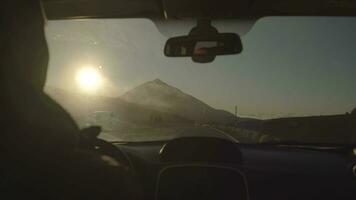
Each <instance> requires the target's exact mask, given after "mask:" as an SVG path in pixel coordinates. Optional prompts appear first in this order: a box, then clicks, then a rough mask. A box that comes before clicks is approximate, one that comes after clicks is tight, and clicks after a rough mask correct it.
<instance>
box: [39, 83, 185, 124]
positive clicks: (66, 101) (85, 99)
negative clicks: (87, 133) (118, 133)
mask: <svg viewBox="0 0 356 200" xmlns="http://www.w3.org/2000/svg"><path fill="white" fill-rule="evenodd" d="M46 93H47V94H48V95H49V96H51V97H52V98H53V99H55V100H56V101H57V102H59V103H60V104H61V105H62V106H63V107H64V108H65V109H66V110H67V111H68V112H69V113H70V114H71V115H72V117H73V118H74V119H75V120H76V121H77V123H78V124H83V123H84V122H85V120H86V118H87V117H88V115H89V114H90V113H93V112H96V111H111V112H115V113H117V115H118V116H120V119H121V120H123V121H127V122H131V123H135V124H147V123H152V118H154V117H156V118H157V116H159V118H160V119H162V122H164V123H192V122H191V121H190V120H187V119H185V118H183V117H180V116H177V115H174V114H170V113H163V112H160V111H157V110H154V109H150V108H148V107H145V106H141V105H137V104H134V103H129V102H126V101H123V100H122V99H120V98H111V97H102V96H87V95H83V94H78V93H72V92H68V91H66V90H61V89H53V88H50V89H46Z"/></svg>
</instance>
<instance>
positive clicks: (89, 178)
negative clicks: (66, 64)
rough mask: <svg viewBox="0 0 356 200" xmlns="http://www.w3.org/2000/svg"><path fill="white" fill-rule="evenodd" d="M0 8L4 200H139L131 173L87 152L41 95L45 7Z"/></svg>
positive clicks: (0, 181) (29, 1) (32, 2)
mask: <svg viewBox="0 0 356 200" xmlns="http://www.w3.org/2000/svg"><path fill="white" fill-rule="evenodd" d="M0 4H1V6H0V26H1V35H0V36H1V37H0V48H1V53H0V55H1V60H0V63H1V67H0V70H1V72H0V125H1V129H0V137H1V138H0V155H1V157H0V163H1V164H0V198H1V199H20V198H26V199H114V198H115V199H137V196H135V194H133V193H135V192H133V191H134V190H135V189H136V188H135V187H136V186H135V185H134V184H133V181H132V180H131V179H130V177H131V176H130V173H129V171H128V170H127V168H126V167H123V166H122V165H121V163H120V162H119V161H118V160H116V159H115V158H113V157H110V156H108V155H105V154H102V153H98V152H96V151H94V150H92V149H89V148H82V147H81V145H80V144H81V140H82V139H81V138H82V137H81V134H80V130H79V129H78V127H77V125H76V124H75V122H74V121H73V120H72V118H71V117H70V116H69V114H68V113H67V112H66V111H65V110H64V109H62V107H61V106H59V105H58V104H57V103H56V102H55V101H53V100H52V99H51V98H50V97H48V96H47V95H46V94H45V93H44V92H43V87H44V84H45V81H46V73H47V64H48V59H49V53H48V49H47V43H46V39H45V33H44V26H45V18H44V15H43V9H42V5H41V3H40V2H39V1H38V0H3V1H1V3H0Z"/></svg>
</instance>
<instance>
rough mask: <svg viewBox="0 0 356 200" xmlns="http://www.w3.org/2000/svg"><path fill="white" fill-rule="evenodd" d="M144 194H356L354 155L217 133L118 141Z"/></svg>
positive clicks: (254, 199) (155, 199)
mask: <svg viewBox="0 0 356 200" xmlns="http://www.w3.org/2000/svg"><path fill="white" fill-rule="evenodd" d="M115 146H116V147H117V148H118V149H119V150H120V151H121V152H123V154H125V155H126V157H127V159H128V162H129V163H130V165H131V167H132V168H133V169H134V170H135V172H136V173H137V176H138V179H139V181H140V183H141V184H142V187H143V193H144V199H150V200H151V199H152V200H168V199H171V200H175V199H177V200H178V199H184V200H190V199H204V200H210V199H211V200H215V199H227V200H229V199H239V200H260V199H273V200H276V199H277V200H278V199H323V200H325V199H355V198H356V173H355V168H356V167H355V166H356V155H355V154H354V153H353V150H350V151H348V150H347V151H322V150H311V149H302V148H292V147H283V146H273V145H254V144H238V143H234V142H232V141H228V140H224V139H218V138H204V137H195V138H180V139H176V140H172V141H169V142H164V141H162V142H142V143H116V144H115Z"/></svg>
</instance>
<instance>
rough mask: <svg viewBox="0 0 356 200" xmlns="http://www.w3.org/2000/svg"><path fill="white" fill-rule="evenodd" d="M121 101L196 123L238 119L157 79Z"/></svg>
mask: <svg viewBox="0 0 356 200" xmlns="http://www.w3.org/2000/svg"><path fill="white" fill-rule="evenodd" d="M121 99H123V100H124V101H126V102H130V103H134V104H138V105H141V106H145V107H149V108H152V109H154V110H157V111H161V112H164V113H170V114H175V115H178V116H181V117H184V118H187V119H190V120H193V121H195V122H198V123H219V124H232V123H235V122H236V121H237V119H238V118H236V117H235V116H234V115H233V114H231V113H229V112H227V111H223V110H217V109H214V108H212V107H211V106H209V105H207V104H205V103H204V102H202V101H200V100H198V99H197V98H195V97H193V96H191V95H189V94H186V93H184V92H182V91H181V90H179V89H177V88H175V87H173V86H170V85H168V84H167V83H165V82H163V81H161V80H159V79H156V80H153V81H149V82H146V83H144V84H142V85H139V86H138V87H136V88H134V89H132V90H130V91H128V92H127V93H125V94H124V95H122V96H121Z"/></svg>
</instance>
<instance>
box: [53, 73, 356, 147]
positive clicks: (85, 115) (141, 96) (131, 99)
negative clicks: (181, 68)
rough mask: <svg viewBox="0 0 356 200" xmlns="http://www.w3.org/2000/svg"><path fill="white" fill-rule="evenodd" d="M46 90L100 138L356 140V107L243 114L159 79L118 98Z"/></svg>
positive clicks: (117, 139)
mask: <svg viewBox="0 0 356 200" xmlns="http://www.w3.org/2000/svg"><path fill="white" fill-rule="evenodd" d="M46 93H47V94H48V95H49V96H51V97H52V98H53V99H55V100H56V101H57V102H59V103H60V104H61V105H62V106H63V107H64V108H65V109H66V110H67V111H68V112H69V113H70V114H71V116H72V117H73V118H74V119H75V121H76V122H77V124H78V126H79V127H81V128H84V127H87V126H94V125H98V126H101V127H102V130H103V132H102V134H101V135H100V137H101V138H103V139H106V140H110V141H127V142H138V141H156V140H170V139H173V138H176V137H185V136H189V137H191V136H194V137H199V136H209V137H210V136H211V137H222V138H227V139H233V140H235V141H236V142H241V143H268V142H281V143H282V142H283V141H293V142H299V143H327V144H335V143H336V144H345V143H351V142H353V143H356V134H355V129H356V128H355V124H356V109H354V110H353V111H351V112H350V113H346V114H340V115H332V116H310V117H294V118H279V119H270V120H259V119H253V118H242V117H239V116H235V115H234V114H232V113H230V112H227V111H224V110H218V109H215V108H213V107H211V106H209V105H207V104H206V103H204V102H202V101H200V100H199V99H197V98H195V97H194V96H193V95H189V94H186V93H184V92H183V91H181V90H179V89H178V88H175V87H173V86H170V85H168V84H167V83H165V82H163V81H161V80H159V79H155V80H152V81H149V82H146V83H143V84H141V85H139V86H137V87H135V88H133V89H132V90H129V91H128V92H126V93H125V94H123V95H122V96H120V97H115V98H113V97H104V96H94V95H88V94H82V93H73V92H69V91H66V90H63V89H58V88H46Z"/></svg>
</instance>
